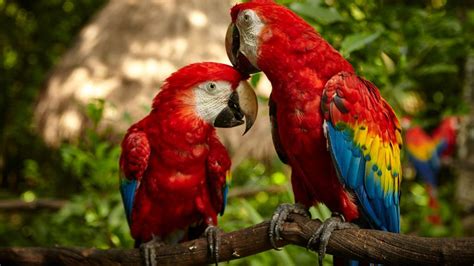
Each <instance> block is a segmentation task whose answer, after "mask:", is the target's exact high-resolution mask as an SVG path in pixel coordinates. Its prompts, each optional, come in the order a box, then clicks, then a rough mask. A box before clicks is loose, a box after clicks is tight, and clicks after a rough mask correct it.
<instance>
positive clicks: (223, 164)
mask: <svg viewBox="0 0 474 266" xmlns="http://www.w3.org/2000/svg"><path fill="white" fill-rule="evenodd" d="M247 77H248V76H242V75H241V74H240V73H239V72H237V71H236V70H235V69H234V68H232V67H231V66H228V65H224V64H219V63H198V64H192V65H189V66H186V67H183V68H181V69H179V70H178V71H177V72H175V73H173V74H172V75H171V76H170V77H169V78H168V79H166V81H165V82H164V84H163V85H162V87H161V91H160V92H159V93H158V95H157V96H156V97H155V99H154V100H153V105H152V110H151V112H150V114H148V115H147V116H146V117H145V118H143V119H142V120H140V121H138V122H137V123H135V124H133V125H132V126H131V127H130V128H129V129H128V132H127V134H126V135H125V137H124V139H123V142H122V154H121V156H120V170H121V173H122V176H121V179H120V181H121V182H120V192H121V194H122V199H123V204H124V207H125V212H126V216H127V220H128V223H129V226H130V231H131V234H132V237H133V238H134V239H135V245H136V246H137V247H138V246H140V247H141V248H143V249H142V250H143V251H144V253H145V254H144V255H145V261H146V263H147V264H152V265H154V264H155V263H156V261H155V259H154V255H153V254H154V245H156V244H157V243H162V242H164V243H177V242H182V241H186V240H191V239H194V238H197V237H199V236H200V235H201V234H203V233H205V234H206V235H207V237H208V242H209V248H210V253H211V255H212V256H214V260H215V261H216V262H217V260H218V257H217V256H218V247H219V245H218V242H219V239H218V235H217V231H216V230H217V229H216V228H215V227H214V226H216V225H217V214H219V213H220V214H223V212H224V208H225V204H226V195H227V183H226V176H229V174H230V166H231V161H230V158H229V155H228V154H227V151H226V149H225V147H224V145H223V144H222V143H221V142H220V141H219V139H218V137H217V134H216V130H215V128H214V127H234V126H238V125H241V124H243V123H244V121H243V118H244V117H245V120H246V129H245V132H247V131H248V130H249V129H250V127H251V126H252V124H253V122H254V120H255V118H256V114H257V99H256V96H255V93H254V91H253V89H252V88H251V87H250V85H249V84H248V83H247V81H245V80H246V79H247ZM206 228H207V229H206ZM146 242H148V243H146ZM144 243H146V244H144ZM142 244H144V245H142Z"/></svg>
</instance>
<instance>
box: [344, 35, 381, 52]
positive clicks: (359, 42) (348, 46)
mask: <svg viewBox="0 0 474 266" xmlns="http://www.w3.org/2000/svg"><path fill="white" fill-rule="evenodd" d="M380 34H381V32H375V33H371V32H362V33H355V34H351V35H349V36H347V37H346V38H344V40H343V41H342V43H341V53H342V55H343V56H344V57H349V55H350V54H351V53H352V52H353V51H357V50H360V49H362V48H364V47H365V46H367V45H368V44H370V43H371V42H373V41H375V40H376V39H377V38H378V37H380Z"/></svg>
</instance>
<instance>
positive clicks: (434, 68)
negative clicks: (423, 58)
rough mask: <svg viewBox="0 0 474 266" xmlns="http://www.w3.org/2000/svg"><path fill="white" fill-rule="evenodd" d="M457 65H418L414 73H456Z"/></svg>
mask: <svg viewBox="0 0 474 266" xmlns="http://www.w3.org/2000/svg"><path fill="white" fill-rule="evenodd" d="M457 72H458V67H457V66H456V65H454V64H435V65H428V66H424V67H419V68H418V69H417V70H416V74H418V75H435V74H441V73H444V74H449V73H452V74H454V73H457Z"/></svg>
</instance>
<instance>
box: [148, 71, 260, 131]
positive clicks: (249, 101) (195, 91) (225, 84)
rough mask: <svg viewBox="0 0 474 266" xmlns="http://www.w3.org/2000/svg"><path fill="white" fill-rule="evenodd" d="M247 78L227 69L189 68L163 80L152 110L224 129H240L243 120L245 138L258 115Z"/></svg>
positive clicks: (254, 97)
mask: <svg viewBox="0 0 474 266" xmlns="http://www.w3.org/2000/svg"><path fill="white" fill-rule="evenodd" d="M247 78H248V76H243V75H242V74H240V73H239V72H238V71H237V70H235V69H234V68H233V67H231V66H229V65H225V64H220V63H210V62H205V63H196V64H191V65H188V66H185V67H183V68H181V69H179V70H178V71H176V72H175V73H173V74H172V75H171V76H170V77H169V78H167V79H166V81H165V83H164V84H163V86H162V91H161V92H160V93H159V94H158V95H157V96H156V97H155V99H154V101H153V109H159V108H160V106H163V105H168V106H170V105H171V106H170V107H169V108H166V109H172V110H173V111H174V112H175V113H180V114H181V115H184V116H187V117H192V118H195V117H196V118H199V119H201V120H203V121H204V122H206V123H208V124H210V125H212V126H214V127H224V128H228V127H235V126H238V125H242V124H243V123H244V117H245V122H246V126H245V132H244V134H245V133H246V132H247V131H248V130H249V129H250V128H251V127H252V125H253V123H254V122H255V119H256V117H257V111H258V103H257V96H256V95H255V92H254V91H253V89H252V87H251V86H250V84H249V83H248V82H247V81H246V79H247ZM176 106H178V107H176ZM178 109H179V110H178Z"/></svg>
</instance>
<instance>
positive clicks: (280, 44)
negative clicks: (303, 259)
mask: <svg viewBox="0 0 474 266" xmlns="http://www.w3.org/2000/svg"><path fill="white" fill-rule="evenodd" d="M245 9H251V10H253V11H254V12H255V13H256V14H257V15H258V17H259V18H260V19H261V20H262V22H263V24H264V25H265V26H264V27H263V28H262V30H261V32H260V38H259V44H258V50H257V55H258V59H257V65H258V67H259V69H260V70H262V71H263V72H264V73H265V74H266V75H267V77H268V78H269V80H270V82H271V83H272V87H273V88H272V94H271V97H270V100H271V103H272V106H273V109H272V110H273V112H274V113H275V114H274V115H272V124H273V129H274V131H275V132H273V135H274V138H273V139H274V141H276V142H277V143H275V146H276V147H277V149H278V154H279V155H280V156H281V157H284V158H285V160H286V161H287V162H288V164H289V165H290V166H291V168H292V177H291V180H292V185H293V191H294V194H295V200H296V202H300V203H303V204H305V205H306V206H307V207H310V206H312V205H313V204H315V203H317V202H322V203H324V204H326V205H327V206H328V207H329V208H330V209H331V210H332V211H333V212H339V213H342V214H343V215H344V216H345V218H346V219H347V220H349V221H351V220H355V219H357V218H359V215H360V214H359V208H358V206H357V201H356V199H355V198H354V196H353V195H352V194H351V193H350V192H349V191H347V190H346V189H345V188H344V186H343V185H342V184H341V182H340V181H339V179H338V177H337V174H336V170H335V166H334V164H333V161H332V159H331V156H330V153H329V152H328V150H327V146H326V144H327V143H326V138H325V136H324V132H323V121H324V115H323V113H322V111H321V101H322V94H323V89H324V87H325V86H327V85H326V83H327V82H328V80H329V79H331V78H332V77H334V76H335V75H337V74H338V73H341V72H346V73H347V74H353V73H354V70H353V68H352V66H351V65H350V63H349V62H348V61H346V60H345V59H344V58H343V57H342V56H341V55H340V54H339V53H338V52H337V51H336V50H335V49H334V48H333V47H332V46H331V45H330V44H329V43H327V42H326V41H325V40H324V39H323V38H322V37H321V36H320V35H319V34H318V33H316V31H315V30H314V28H313V27H312V26H311V25H309V24H308V23H306V22H305V21H304V20H303V19H302V18H300V17H298V16H297V15H296V14H295V13H293V12H292V11H290V10H289V9H287V8H286V7H284V6H281V5H277V4H273V3H255V2H250V3H244V4H239V5H236V6H234V7H233V8H232V10H231V16H232V21H233V22H235V21H236V19H237V16H238V14H239V12H241V11H242V10H245ZM359 83H363V85H364V86H361V85H360V84H359ZM359 83H357V84H346V88H351V89H344V90H342V93H343V94H344V97H345V98H346V99H350V101H351V102H353V103H355V104H354V105H353V106H351V108H353V109H354V110H355V112H357V113H360V114H361V116H363V117H361V118H363V119H365V121H368V122H369V126H370V127H372V128H371V129H370V130H372V131H373V132H381V133H380V134H382V138H383V139H390V140H393V139H396V140H397V141H398V140H399V139H400V136H399V134H398V135H397V134H396V133H395V132H394V131H395V130H393V131H392V132H387V130H380V129H383V128H387V126H388V125H385V124H383V123H379V120H380V119H379V118H380V116H384V117H383V119H382V121H386V120H392V122H393V123H394V124H395V125H396V127H399V125H398V120H397V119H396V117H395V114H394V113H393V111H391V108H390V107H389V106H388V104H387V103H386V102H385V101H384V100H383V99H381V98H380V95H379V93H378V90H377V88H376V87H375V86H374V85H372V84H371V83H370V82H366V81H364V80H362V81H359ZM362 87H363V89H364V90H365V91H370V93H371V94H373V95H371V96H370V97H374V98H378V99H379V100H377V103H378V105H377V106H373V103H372V102H370V103H368V104H367V105H366V106H364V105H361V104H360V103H361V102H364V101H362V100H360V99H358V98H357V97H368V96H367V95H364V94H362V93H360V90H362ZM343 101H344V100H343ZM344 104H346V103H345V102H342V103H341V105H344ZM323 108H324V107H323ZM328 108H331V111H330V113H331V115H332V116H333V117H332V119H334V120H335V121H338V120H341V119H345V118H344V115H343V114H342V113H341V110H340V109H337V108H333V107H332V106H331V107H328ZM379 109H384V110H385V109H387V110H390V112H387V113H384V114H374V112H375V111H378V110H379ZM277 125H278V126H277ZM275 135H277V136H276V137H275ZM295 140H296V141H295ZM397 141H395V143H396V142H397ZM282 155H283V156H282Z"/></svg>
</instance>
